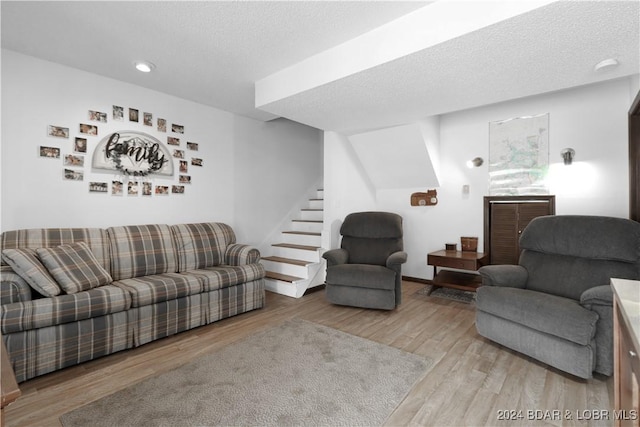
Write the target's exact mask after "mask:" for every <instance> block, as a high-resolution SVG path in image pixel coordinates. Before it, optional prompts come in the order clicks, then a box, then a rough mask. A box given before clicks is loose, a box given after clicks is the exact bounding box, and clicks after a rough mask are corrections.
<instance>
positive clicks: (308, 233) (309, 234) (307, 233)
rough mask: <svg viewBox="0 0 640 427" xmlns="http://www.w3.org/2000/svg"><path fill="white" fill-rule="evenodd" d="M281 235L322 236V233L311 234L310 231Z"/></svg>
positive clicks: (287, 232)
mask: <svg viewBox="0 0 640 427" xmlns="http://www.w3.org/2000/svg"><path fill="white" fill-rule="evenodd" d="M282 234H299V235H301V236H316V237H320V236H322V233H313V232H310V231H283V232H282Z"/></svg>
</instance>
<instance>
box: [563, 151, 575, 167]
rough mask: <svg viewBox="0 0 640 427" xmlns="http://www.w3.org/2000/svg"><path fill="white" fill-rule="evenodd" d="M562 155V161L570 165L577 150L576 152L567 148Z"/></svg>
mask: <svg viewBox="0 0 640 427" xmlns="http://www.w3.org/2000/svg"><path fill="white" fill-rule="evenodd" d="M560 155H561V156H562V160H564V164H565V165H570V164H571V163H572V162H573V158H574V157H575V155H576V150H574V149H573V148H565V149H563V150H562V151H560Z"/></svg>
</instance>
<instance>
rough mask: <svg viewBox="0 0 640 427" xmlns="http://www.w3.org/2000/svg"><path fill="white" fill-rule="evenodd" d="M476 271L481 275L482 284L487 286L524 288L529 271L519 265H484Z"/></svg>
mask: <svg viewBox="0 0 640 427" xmlns="http://www.w3.org/2000/svg"><path fill="white" fill-rule="evenodd" d="M478 273H480V275H481V276H482V284H483V285H488V286H504V287H509V288H521V289H524V287H525V285H526V284H527V279H528V277H529V273H528V272H527V270H526V269H525V268H524V267H522V266H521V265H485V266H484V267H480V269H479V270H478Z"/></svg>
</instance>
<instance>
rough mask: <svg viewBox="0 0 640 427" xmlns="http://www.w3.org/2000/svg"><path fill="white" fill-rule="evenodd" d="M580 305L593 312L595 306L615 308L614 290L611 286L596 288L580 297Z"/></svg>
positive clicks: (588, 290)
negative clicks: (592, 308)
mask: <svg viewBox="0 0 640 427" xmlns="http://www.w3.org/2000/svg"><path fill="white" fill-rule="evenodd" d="M580 305H581V306H583V307H584V308H586V309H588V310H591V307H592V306H594V305H605V306H613V290H612V289H611V286H609V285H602V286H594V287H593V288H590V289H587V290H586V291H584V292H583V293H582V295H580Z"/></svg>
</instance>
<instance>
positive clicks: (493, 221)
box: [484, 196, 555, 264]
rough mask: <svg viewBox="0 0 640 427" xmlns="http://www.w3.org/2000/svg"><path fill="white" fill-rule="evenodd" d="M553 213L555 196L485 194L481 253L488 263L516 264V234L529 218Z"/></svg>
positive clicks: (517, 255) (517, 253)
mask: <svg viewBox="0 0 640 427" xmlns="http://www.w3.org/2000/svg"><path fill="white" fill-rule="evenodd" d="M554 214H555V196H493V197H491V196H488V197H485V227H484V230H485V252H487V251H488V252H489V263H490V264H517V263H518V260H519V259H520V245H519V239H520V234H522V231H523V230H524V229H525V227H526V226H527V225H528V224H529V223H530V222H531V220H532V219H534V218H536V217H539V216H543V215H554Z"/></svg>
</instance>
